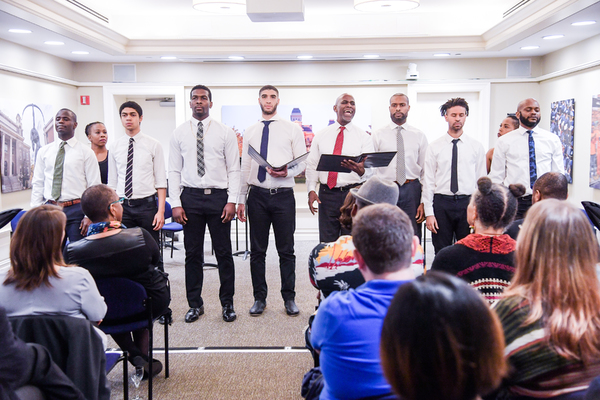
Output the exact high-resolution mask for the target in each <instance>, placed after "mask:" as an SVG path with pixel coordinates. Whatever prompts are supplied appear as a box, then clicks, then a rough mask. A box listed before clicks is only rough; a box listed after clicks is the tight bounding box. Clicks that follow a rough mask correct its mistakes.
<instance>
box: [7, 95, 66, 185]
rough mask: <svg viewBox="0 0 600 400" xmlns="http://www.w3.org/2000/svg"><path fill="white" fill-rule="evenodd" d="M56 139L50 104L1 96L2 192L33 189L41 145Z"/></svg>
mask: <svg viewBox="0 0 600 400" xmlns="http://www.w3.org/2000/svg"><path fill="white" fill-rule="evenodd" d="M52 141H54V112H53V107H52V106H51V105H48V104H39V103H35V102H34V101H21V100H10V99H0V152H1V156H0V163H1V164H0V174H1V176H2V193H10V192H16V191H19V190H26V189H31V178H32V176H33V165H34V163H35V159H36V156H37V152H38V151H39V149H40V148H41V147H42V146H44V145H46V144H48V143H50V142H52Z"/></svg>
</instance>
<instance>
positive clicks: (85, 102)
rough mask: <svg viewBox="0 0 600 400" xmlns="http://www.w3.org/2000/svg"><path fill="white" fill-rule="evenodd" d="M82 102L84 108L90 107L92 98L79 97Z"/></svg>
mask: <svg viewBox="0 0 600 400" xmlns="http://www.w3.org/2000/svg"><path fill="white" fill-rule="evenodd" d="M79 98H80V100H81V105H82V106H89V105H90V96H79Z"/></svg>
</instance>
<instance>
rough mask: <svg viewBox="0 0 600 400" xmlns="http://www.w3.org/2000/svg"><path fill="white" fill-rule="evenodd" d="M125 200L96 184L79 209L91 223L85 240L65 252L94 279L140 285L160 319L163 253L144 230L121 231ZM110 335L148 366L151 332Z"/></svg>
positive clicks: (165, 285)
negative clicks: (124, 280)
mask: <svg viewBox="0 0 600 400" xmlns="http://www.w3.org/2000/svg"><path fill="white" fill-rule="evenodd" d="M122 201H123V200H122V199H119V197H118V196H117V193H116V192H115V191H114V190H113V189H111V188H109V187H108V186H106V185H95V186H92V187H90V188H88V189H87V190H86V191H85V192H84V193H83V195H82V196H81V208H82V210H83V212H84V213H85V215H87V217H88V218H89V219H90V220H91V221H92V224H91V225H90V227H89V230H88V235H87V237H85V238H83V239H82V240H79V241H77V242H74V243H70V244H69V245H68V246H67V247H66V248H65V250H64V256H65V260H67V262H70V263H74V264H77V265H80V266H82V267H83V268H86V269H87V270H88V271H90V273H91V274H92V276H93V277H94V278H96V279H99V278H110V277H121V278H128V279H131V280H132V281H135V282H138V283H140V284H141V285H142V286H144V288H145V289H146V293H147V295H148V296H149V297H152V308H153V313H154V315H155V316H160V315H162V314H163V313H164V312H165V311H167V308H168V306H169V302H170V289H169V281H168V279H167V275H166V274H165V273H164V272H162V271H160V270H159V269H158V268H157V267H156V266H157V264H158V262H159V260H160V250H159V249H158V246H157V244H156V242H155V241H154V239H153V238H152V236H151V235H150V234H149V233H148V232H147V231H146V230H145V229H143V228H139V227H138V228H131V229H122V228H125V227H123V226H121V218H122V216H123V206H122V205H121V203H122ZM112 337H113V339H114V340H115V342H117V344H118V345H119V346H120V347H121V349H122V350H127V351H128V352H129V353H130V355H131V357H130V360H131V362H132V363H133V364H134V365H140V364H141V365H144V366H145V367H147V366H148V361H149V360H148V345H149V342H148V330H147V329H141V330H138V331H134V332H130V333H124V334H118V335H112ZM140 358H141V359H140ZM153 370H154V375H156V374H158V373H159V372H160V371H161V370H162V364H161V363H160V361H159V360H154V361H153ZM146 376H147V371H146Z"/></svg>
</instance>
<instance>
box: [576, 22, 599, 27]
mask: <svg viewBox="0 0 600 400" xmlns="http://www.w3.org/2000/svg"><path fill="white" fill-rule="evenodd" d="M595 23H596V21H579V22H573V23H572V24H571V25H572V26H586V25H594V24H595Z"/></svg>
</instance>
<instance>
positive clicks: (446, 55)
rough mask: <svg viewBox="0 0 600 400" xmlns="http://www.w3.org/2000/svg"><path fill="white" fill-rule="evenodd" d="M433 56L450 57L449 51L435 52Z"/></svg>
mask: <svg viewBox="0 0 600 400" xmlns="http://www.w3.org/2000/svg"><path fill="white" fill-rule="evenodd" d="M433 56H434V57H450V53H435V54H434V55H433Z"/></svg>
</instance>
